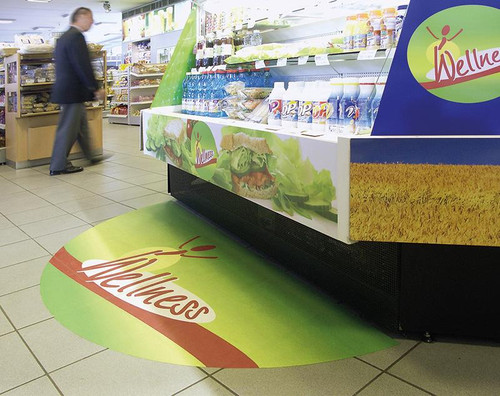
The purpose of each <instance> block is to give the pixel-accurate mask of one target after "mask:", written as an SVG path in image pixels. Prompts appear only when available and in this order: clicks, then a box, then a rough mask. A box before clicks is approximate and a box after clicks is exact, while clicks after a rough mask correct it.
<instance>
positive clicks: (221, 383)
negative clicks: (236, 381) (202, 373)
mask: <svg viewBox="0 0 500 396" xmlns="http://www.w3.org/2000/svg"><path fill="white" fill-rule="evenodd" d="M221 370H222V369H221ZM219 371H220V370H218V371H216V372H215V373H212V374H209V375H208V376H209V377H210V378H212V379H213V380H214V381H215V382H217V383H218V384H220V385H221V386H222V387H224V388H225V389H227V390H228V391H229V392H231V393H232V394H233V395H235V396H239V395H238V394H237V393H236V392H235V391H233V390H232V389H231V388H229V387H228V386H227V385H226V384H224V383H223V382H221V381H220V380H218V379H217V378H215V377H213V376H212V375H213V374H216V373H218V372H219Z"/></svg>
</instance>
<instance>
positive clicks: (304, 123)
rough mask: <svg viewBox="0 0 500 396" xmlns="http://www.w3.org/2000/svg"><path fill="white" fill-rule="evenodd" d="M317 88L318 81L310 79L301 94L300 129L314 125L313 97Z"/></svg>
mask: <svg viewBox="0 0 500 396" xmlns="http://www.w3.org/2000/svg"><path fill="white" fill-rule="evenodd" d="M316 89H317V84H316V82H315V81H308V82H306V83H305V86H304V90H303V91H302V92H301V94H300V98H299V109H298V116H297V127H298V128H300V129H305V130H308V129H311V127H312V115H313V99H314V94H315V93H316Z"/></svg>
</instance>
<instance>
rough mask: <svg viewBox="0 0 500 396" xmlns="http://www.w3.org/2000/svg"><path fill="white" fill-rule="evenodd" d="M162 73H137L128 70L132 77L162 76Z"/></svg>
mask: <svg viewBox="0 0 500 396" xmlns="http://www.w3.org/2000/svg"><path fill="white" fill-rule="evenodd" d="M163 74H164V73H150V74H138V73H132V72H130V75H131V76H134V77H162V76H163Z"/></svg>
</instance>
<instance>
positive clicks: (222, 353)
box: [50, 247, 258, 368]
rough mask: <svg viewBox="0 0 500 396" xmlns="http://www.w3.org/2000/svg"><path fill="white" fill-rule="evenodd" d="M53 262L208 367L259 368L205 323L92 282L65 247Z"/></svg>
mask: <svg viewBox="0 0 500 396" xmlns="http://www.w3.org/2000/svg"><path fill="white" fill-rule="evenodd" d="M50 263H51V264H52V265H53V266H54V267H56V268H57V269H58V270H60V271H61V272H63V273H64V274H66V275H67V276H69V277H70V278H71V279H73V280H74V281H76V282H78V283H79V284H80V285H82V286H84V287H85V288H87V289H89V290H90V291H92V292H94V293H95V294H97V295H99V296H101V297H102V298H104V299H105V300H107V301H109V302H111V303H112V304H113V305H115V306H117V307H119V308H121V309H123V310H124V311H126V312H128V313H129V314H131V315H133V316H135V317H136V318H137V319H139V320H140V321H142V322H144V323H146V324H147V325H148V326H150V327H152V328H153V329H155V330H156V331H158V332H160V333H161V334H163V335H164V336H165V337H167V338H169V339H170V340H172V341H173V342H175V343H176V344H177V345H179V346H180V347H182V348H184V349H185V350H186V351H187V352H189V353H190V354H191V355H193V356H194V357H195V358H197V359H198V360H199V361H200V362H202V363H203V364H205V365H206V366H207V367H227V368H238V367H239V368H257V367H258V365H257V364H256V363H255V362H254V361H253V360H252V359H250V358H249V357H248V356H247V355H246V354H245V353H243V352H242V351H240V350H239V349H238V348H236V347H234V346H233V345H231V344H230V343H228V342H227V341H226V340H224V339H222V338H221V337H219V336H218V335H216V334H214V333H212V332H211V331H210V330H207V329H206V328H204V327H203V326H200V325H199V324H197V323H188V322H182V321H178V320H173V319H169V318H165V317H163V316H160V315H157V314H154V313H151V312H148V311H145V310H143V309H140V308H138V307H135V306H134V305H132V304H129V303H127V302H125V301H123V300H121V299H119V298H118V297H115V296H113V295H112V294H110V293H107V292H106V291H105V290H104V289H102V288H100V287H99V286H98V285H96V284H95V283H93V282H88V278H87V276H86V275H85V274H83V273H78V272H77V270H80V269H81V268H82V263H81V262H80V261H78V260H77V259H76V258H75V257H73V256H72V255H71V254H69V253H68V252H67V250H66V249H65V248H64V247H63V248H61V249H60V250H59V251H58V252H57V253H56V254H55V256H54V257H52V259H51V260H50Z"/></svg>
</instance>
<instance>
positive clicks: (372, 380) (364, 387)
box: [352, 369, 384, 396]
mask: <svg viewBox="0 0 500 396" xmlns="http://www.w3.org/2000/svg"><path fill="white" fill-rule="evenodd" d="M379 370H380V369H379ZM382 375H384V372H383V371H381V372H380V373H378V374H377V375H376V376H375V377H374V378H372V379H371V380H370V381H368V383H366V384H365V385H363V386H362V387H361V389H359V390H357V391H356V392H354V393H353V394H352V396H356V395H359V394H360V393H361V392H363V391H364V390H365V389H366V388H368V387H369V386H370V385H371V384H373V383H374V382H375V381H376V380H377V379H379V378H380V377H381V376H382Z"/></svg>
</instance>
